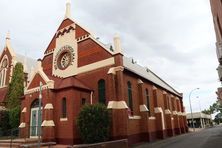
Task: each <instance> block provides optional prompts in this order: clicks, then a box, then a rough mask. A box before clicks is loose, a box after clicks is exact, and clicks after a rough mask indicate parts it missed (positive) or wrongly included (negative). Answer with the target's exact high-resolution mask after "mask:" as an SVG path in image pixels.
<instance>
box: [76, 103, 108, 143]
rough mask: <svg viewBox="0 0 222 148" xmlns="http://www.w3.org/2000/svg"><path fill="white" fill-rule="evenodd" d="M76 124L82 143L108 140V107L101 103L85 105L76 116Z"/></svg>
mask: <svg viewBox="0 0 222 148" xmlns="http://www.w3.org/2000/svg"><path fill="white" fill-rule="evenodd" d="M77 126H78V129H79V131H80V136H81V138H82V140H83V142H84V143H96V142H103V141H106V140H108V138H109V130H110V116H109V111H108V109H107V108H106V106H105V105H103V104H95V105H85V106H84V107H83V108H82V110H81V111H80V113H79V116H78V118H77Z"/></svg>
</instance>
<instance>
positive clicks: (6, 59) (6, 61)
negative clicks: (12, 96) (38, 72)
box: [0, 33, 35, 110]
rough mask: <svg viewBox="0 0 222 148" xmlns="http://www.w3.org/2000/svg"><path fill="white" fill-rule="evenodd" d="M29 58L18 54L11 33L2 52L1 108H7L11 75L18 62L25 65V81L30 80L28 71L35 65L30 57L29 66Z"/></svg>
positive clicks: (0, 66)
mask: <svg viewBox="0 0 222 148" xmlns="http://www.w3.org/2000/svg"><path fill="white" fill-rule="evenodd" d="M26 61H27V58H26V57H25V56H22V55H20V54H16V53H15V52H14V50H13V48H12V47H11V43H10V36H9V33H8V34H7V37H6V44H5V47H4V49H3V50H2V52H1V54H0V110H1V109H5V104H6V101H7V100H6V95H7V92H8V85H9V83H10V82H11V77H12V74H13V68H14V67H15V65H16V63H17V62H20V63H22V64H23V66H24V74H25V82H24V85H26V84H27V82H28V73H29V71H30V66H31V65H33V66H34V65H35V62H34V60H32V59H30V58H28V62H29V67H27V64H26Z"/></svg>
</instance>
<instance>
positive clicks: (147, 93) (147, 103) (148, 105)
mask: <svg viewBox="0 0 222 148" xmlns="http://www.w3.org/2000/svg"><path fill="white" fill-rule="evenodd" d="M145 93H146V106H147V108H148V110H149V111H150V96H149V90H148V89H146V90H145Z"/></svg>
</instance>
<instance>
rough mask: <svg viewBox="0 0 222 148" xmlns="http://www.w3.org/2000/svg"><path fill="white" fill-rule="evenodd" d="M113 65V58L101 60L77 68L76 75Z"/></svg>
mask: <svg viewBox="0 0 222 148" xmlns="http://www.w3.org/2000/svg"><path fill="white" fill-rule="evenodd" d="M113 64H115V60H114V58H113V57H112V58H108V59H105V60H102V61H99V62H95V63H92V64H89V65H86V66H82V67H79V68H78V70H77V71H78V72H77V74H80V73H84V72H89V71H92V70H96V69H99V68H102V67H105V66H109V65H113Z"/></svg>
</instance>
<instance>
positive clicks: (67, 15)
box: [65, 0, 71, 19]
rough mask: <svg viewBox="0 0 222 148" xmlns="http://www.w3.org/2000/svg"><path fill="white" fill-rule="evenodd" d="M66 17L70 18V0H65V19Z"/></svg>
mask: <svg viewBox="0 0 222 148" xmlns="http://www.w3.org/2000/svg"><path fill="white" fill-rule="evenodd" d="M66 18H71V0H67V1H66V14H65V19H66Z"/></svg>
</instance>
